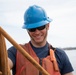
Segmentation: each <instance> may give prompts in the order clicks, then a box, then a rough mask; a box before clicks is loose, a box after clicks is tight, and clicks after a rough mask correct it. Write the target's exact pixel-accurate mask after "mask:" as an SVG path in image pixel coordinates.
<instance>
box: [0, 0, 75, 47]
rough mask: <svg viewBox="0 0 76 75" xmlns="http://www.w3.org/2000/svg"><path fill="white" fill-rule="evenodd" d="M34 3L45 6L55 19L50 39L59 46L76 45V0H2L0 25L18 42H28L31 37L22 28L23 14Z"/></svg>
mask: <svg viewBox="0 0 76 75" xmlns="http://www.w3.org/2000/svg"><path fill="white" fill-rule="evenodd" d="M34 4H37V5H40V6H41V7H43V8H44V9H45V10H46V12H47V14H48V16H49V17H50V18H52V19H53V21H52V22H51V25H50V30H49V36H48V41H49V42H50V43H51V44H52V45H54V46H58V47H64V46H65V47H67V46H68V47H69V46H76V0H0V26H1V27H3V28H4V29H5V30H6V31H7V32H8V33H9V34H10V35H11V36H12V37H13V38H14V39H15V40H17V42H18V43H21V42H24V41H25V42H27V41H28V40H29V39H28V38H29V37H28V35H27V34H25V33H26V31H24V30H22V29H21V27H22V25H23V22H24V21H23V15H24V12H25V10H26V9H27V8H28V6H30V5H34ZM16 29H17V30H16ZM19 31H20V34H18V32H19ZM24 35H25V36H24ZM18 36H19V38H18ZM23 37H25V39H23ZM21 39H22V40H21ZM27 39H28V40H27Z"/></svg>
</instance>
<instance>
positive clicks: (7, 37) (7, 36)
mask: <svg viewBox="0 0 76 75" xmlns="http://www.w3.org/2000/svg"><path fill="white" fill-rule="evenodd" d="M0 32H1V33H2V35H3V36H4V37H5V38H6V39H7V40H8V41H10V42H11V43H12V44H13V45H14V46H15V47H16V49H17V50H19V51H20V52H21V54H22V55H23V56H24V57H26V58H27V59H28V60H29V61H30V62H31V63H32V64H33V65H34V66H35V67H36V68H37V69H38V70H39V71H40V72H41V73H42V74H43V75H50V74H49V73H48V72H47V71H46V70H45V69H44V68H43V67H42V66H41V65H39V64H38V63H37V61H35V60H34V59H33V58H32V57H31V56H30V55H29V54H28V53H27V52H26V51H25V50H24V49H23V48H22V47H21V46H20V45H19V44H17V43H16V42H15V41H14V40H13V39H12V38H11V37H10V36H9V35H8V34H7V33H6V32H5V31H4V30H3V29H2V28H1V27H0Z"/></svg>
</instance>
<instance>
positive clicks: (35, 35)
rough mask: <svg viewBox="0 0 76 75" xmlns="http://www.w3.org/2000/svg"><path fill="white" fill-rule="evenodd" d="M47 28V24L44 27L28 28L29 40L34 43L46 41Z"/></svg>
mask: <svg viewBox="0 0 76 75" xmlns="http://www.w3.org/2000/svg"><path fill="white" fill-rule="evenodd" d="M41 27H42V26H41ZM48 29H49V24H47V25H45V27H43V28H40V27H38V29H36V28H35V29H31V30H28V34H29V35H30V38H31V42H32V43H34V44H41V43H44V42H46V37H47V31H48Z"/></svg>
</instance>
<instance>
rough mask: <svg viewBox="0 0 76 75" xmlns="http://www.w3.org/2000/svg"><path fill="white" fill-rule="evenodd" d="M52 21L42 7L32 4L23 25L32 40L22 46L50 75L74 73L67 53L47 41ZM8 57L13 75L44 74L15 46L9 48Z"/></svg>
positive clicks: (69, 74) (70, 74) (25, 15)
mask: <svg viewBox="0 0 76 75" xmlns="http://www.w3.org/2000/svg"><path fill="white" fill-rule="evenodd" d="M51 21H52V20H51V19H50V18H49V17H48V16H47V14H46V12H45V10H44V9H43V8H42V7H40V6H37V5H33V6H30V7H29V8H28V9H27V10H26V12H25V14H24V26H23V28H24V29H26V30H27V32H28V34H29V36H30V41H29V42H28V43H26V44H24V45H21V46H22V47H23V48H24V49H25V50H26V51H27V52H28V53H29V54H30V55H31V56H32V57H33V58H34V59H35V60H36V61H37V62H38V63H39V64H40V65H41V66H42V67H43V68H45V69H46V70H47V71H48V72H49V73H50V75H73V74H72V71H73V68H72V65H71V63H70V61H69V59H68V57H67V55H66V53H65V52H64V51H63V50H61V49H59V48H54V47H52V45H50V44H49V43H48V42H47V34H48V30H49V26H50V22H51ZM8 57H9V59H8V61H9V66H10V69H12V73H13V75H42V74H41V73H40V72H39V71H38V70H37V69H36V68H35V67H34V66H33V65H32V64H31V63H30V62H29V61H28V60H27V59H26V58H24V57H23V55H22V54H21V53H20V52H18V50H17V49H16V48H15V47H13V46H12V47H10V48H9V49H8ZM55 65H56V66H57V67H55Z"/></svg>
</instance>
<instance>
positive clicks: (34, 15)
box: [23, 5, 52, 29]
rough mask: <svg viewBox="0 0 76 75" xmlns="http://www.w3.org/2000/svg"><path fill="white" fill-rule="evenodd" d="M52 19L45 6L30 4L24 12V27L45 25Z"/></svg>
mask: <svg viewBox="0 0 76 75" xmlns="http://www.w3.org/2000/svg"><path fill="white" fill-rule="evenodd" d="M51 21H52V19H50V18H49V17H47V14H46V12H45V11H44V9H43V8H41V7H40V6H37V5H33V6H30V7H29V8H28V9H27V10H26V12H25V13H24V25H23V28H24V29H30V28H36V27H39V26H43V25H45V24H47V23H49V22H51Z"/></svg>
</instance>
